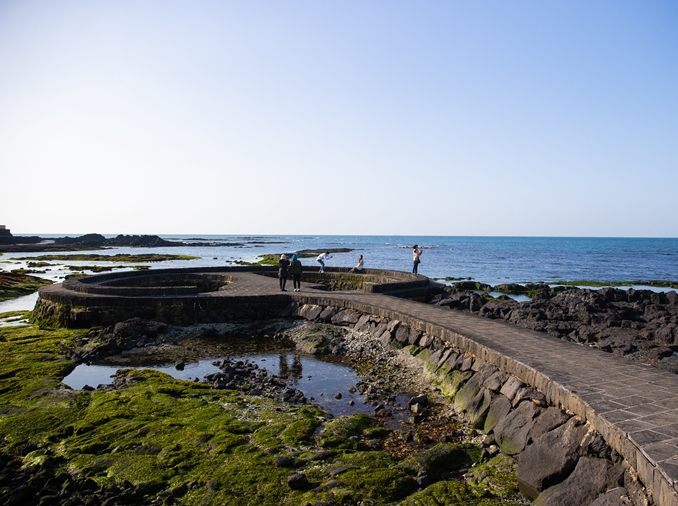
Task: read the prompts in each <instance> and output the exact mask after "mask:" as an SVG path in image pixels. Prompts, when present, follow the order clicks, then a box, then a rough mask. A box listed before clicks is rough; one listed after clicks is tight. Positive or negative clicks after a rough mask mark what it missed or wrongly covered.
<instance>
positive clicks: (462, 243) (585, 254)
mask: <svg viewBox="0 0 678 506" xmlns="http://www.w3.org/2000/svg"><path fill="white" fill-rule="evenodd" d="M163 238H165V239H168V240H177V241H180V240H181V241H187V240H189V239H190V240H191V242H194V243H198V244H200V245H199V246H178V247H161V248H129V247H126V248H110V249H105V250H97V251H82V252H78V253H80V254H90V253H97V254H104V255H113V254H118V253H128V254H132V255H134V254H142V253H151V254H152V253H159V254H175V255H179V254H181V255H192V256H197V257H199V259H196V260H189V261H186V260H172V261H165V262H153V263H149V264H147V265H149V266H150V268H152V269H158V268H175V267H216V266H224V265H236V263H237V262H239V261H245V262H255V261H257V257H258V256H259V255H263V254H281V253H286V254H291V253H294V252H299V251H303V250H325V249H329V250H332V249H337V248H345V249H350V250H351V251H350V252H347V253H335V254H333V255H332V258H331V259H330V260H329V261H328V262H327V265H328V266H330V267H335V266H336V267H352V266H354V265H355V264H356V263H357V261H358V255H363V257H364V259H365V267H366V268H376V269H394V270H402V271H411V270H412V251H411V249H412V246H413V245H414V244H418V245H419V247H421V248H423V251H424V253H423V254H422V256H421V265H420V266H419V273H421V274H424V275H425V276H428V277H430V278H446V277H447V278H462V279H473V280H475V281H479V282H481V283H487V284H490V285H497V284H500V283H527V282H540V281H541V282H546V283H549V284H557V283H558V282H559V281H578V280H587V281H637V280H642V281H646V280H671V281H678V239H651V238H577V237H562V238H559V237H434V236H334V235H325V236H313V235H308V236H298V235H279V236H270V235H269V236H234V235H219V236H217V235H212V236H196V235H185V236H178V235H172V236H163ZM214 244H217V245H214ZM59 253H60V254H61V253H64V254H67V253H68V252H59ZM43 254H45V253H5V254H4V256H3V260H4V261H6V262H7V261H8V262H11V263H3V264H0V268H2V269H5V270H9V269H15V268H19V267H21V266H22V263H21V262H18V261H16V260H13V259H14V258H16V257H36V256H40V255H43ZM301 261H302V264H304V265H308V266H317V265H318V264H317V263H316V261H315V258H302V259H301ZM54 263H55V264H60V265H64V264H66V265H68V264H70V265H84V264H88V265H118V266H120V265H125V264H120V263H117V264H115V263H113V262H89V261H83V260H79V261H71V262H68V261H65V262H64V261H58V262H54ZM128 267H129V266H128ZM69 273H70V271H65V270H60V268H58V267H54V268H52V267H49V268H48V271H47V272H46V273H45V274H41V275H42V276H44V277H50V278H51V279H55V280H57V279H59V278H61V277H62V276H64V275H66V274H69Z"/></svg>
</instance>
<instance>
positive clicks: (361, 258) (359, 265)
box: [348, 255, 363, 272]
mask: <svg viewBox="0 0 678 506" xmlns="http://www.w3.org/2000/svg"><path fill="white" fill-rule="evenodd" d="M362 270H363V256H362V255H360V256H359V257H358V265H356V266H355V267H354V268H353V269H351V270H350V271H348V272H358V271H362Z"/></svg>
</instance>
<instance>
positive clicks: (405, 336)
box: [395, 325, 410, 345]
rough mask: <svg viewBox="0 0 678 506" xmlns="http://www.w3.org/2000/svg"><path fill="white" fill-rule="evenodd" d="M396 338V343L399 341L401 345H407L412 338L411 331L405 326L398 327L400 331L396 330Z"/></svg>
mask: <svg viewBox="0 0 678 506" xmlns="http://www.w3.org/2000/svg"><path fill="white" fill-rule="evenodd" d="M395 338H396V341H398V342H399V343H400V344H404V345H407V342H408V340H409V338H410V329H408V328H407V327H405V326H403V325H400V326H399V327H398V330H396V333H395Z"/></svg>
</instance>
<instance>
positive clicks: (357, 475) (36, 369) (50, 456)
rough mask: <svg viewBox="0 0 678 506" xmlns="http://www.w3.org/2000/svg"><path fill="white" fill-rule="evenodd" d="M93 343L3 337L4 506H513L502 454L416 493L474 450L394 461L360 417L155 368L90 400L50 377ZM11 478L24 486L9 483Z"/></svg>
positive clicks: (426, 451)
mask: <svg viewBox="0 0 678 506" xmlns="http://www.w3.org/2000/svg"><path fill="white" fill-rule="evenodd" d="M95 334H96V331H86V330H65V329H59V330H51V331H48V330H40V329H37V328H36V327H19V328H0V338H2V339H0V405H2V416H1V417H0V438H2V443H3V444H2V449H1V450H0V460H2V462H3V463H5V464H6V465H5V467H6V469H7V470H8V471H7V472H5V473H2V474H1V475H0V498H1V499H2V502H3V503H4V504H29V503H30V502H31V501H33V502H35V504H37V503H38V502H39V500H40V499H41V498H44V497H47V496H50V497H54V498H55V499H54V500H57V501H58V500H61V499H64V498H65V496H64V495H60V494H67V496H68V497H69V498H71V499H72V498H73V497H77V494H78V493H82V494H83V495H84V494H86V495H88V496H89V497H90V499H89V500H90V501H91V500H95V501H97V500H98V501H100V502H104V498H107V497H127V498H135V499H134V501H133V500H132V499H129V500H130V502H136V503H151V502H154V501H157V502H159V503H162V502H165V503H172V504H187V505H192V504H233V505H242V504H258V505H278V504H282V505H301V504H306V503H308V502H311V503H317V502H319V501H320V502H324V503H327V504H358V503H361V502H364V501H368V502H369V503H370V504H374V505H385V504H395V503H399V502H400V501H403V500H406V501H408V500H417V501H423V500H425V498H426V497H429V496H430V494H429V496H426V495H421V494H423V493H424V492H426V491H428V490H429V489H431V490H434V491H435V490H439V489H440V491H442V490H443V489H446V488H450V489H451V490H452V489H453V490H454V491H455V492H454V494H456V495H454V494H453V492H450V491H448V492H446V493H447V494H448V496H449V497H459V498H460V500H461V502H460V504H495V502H481V501H495V498H503V499H507V500H511V499H513V496H512V495H511V493H512V492H511V491H512V490H514V488H515V489H516V490H517V485H515V487H514V488H511V487H512V484H513V482H514V481H515V473H514V472H513V471H512V469H511V467H510V465H509V464H510V462H512V461H511V460H510V459H509V460H508V463H509V464H507V465H506V466H504V467H502V466H499V465H497V466H494V467H492V466H490V465H489V462H488V463H486V464H487V466H486V468H487V469H485V468H481V466H484V465H485V464H479V465H478V466H477V468H478V470H479V471H478V472H474V473H473V474H471V473H470V472H469V473H468V474H469V479H468V480H467V482H463V481H462V482H459V483H458V482H456V481H455V482H449V481H442V482H438V483H434V484H433V485H431V486H430V487H428V488H425V489H424V490H423V491H422V492H418V493H417V492H416V490H417V489H418V488H419V486H420V485H419V483H418V482H417V478H418V476H419V475H420V473H421V472H422V470H427V472H429V473H430V474H431V476H432V480H431V481H435V480H437V479H439V478H441V477H442V475H443V473H444V472H445V471H453V470H457V469H461V468H465V467H468V466H469V465H473V463H478V462H480V455H481V449H480V448H479V447H478V446H475V445H470V444H466V445H447V444H446V445H436V446H433V448H427V447H425V446H420V445H418V444H414V443H412V446H407V445H406V448H407V452H408V454H407V456H405V457H404V458H403V457H402V456H401V455H399V454H398V455H396V454H392V453H390V452H389V451H388V450H385V449H384V448H385V447H386V446H387V445H386V444H385V443H386V442H387V441H388V440H389V439H393V438H398V437H400V436H399V434H398V431H393V430H391V429H388V428H386V427H383V426H381V425H380V423H379V421H378V420H376V419H375V418H374V417H370V416H367V415H354V416H347V417H339V418H336V419H330V418H331V417H329V416H328V415H327V414H326V413H325V412H324V411H323V410H322V409H321V408H320V407H318V406H316V405H299V404H286V403H281V402H278V401H275V400H271V399H267V398H262V397H260V396H250V395H245V394H243V393H242V392H241V391H237V390H228V389H215V388H213V387H212V386H211V385H209V384H205V383H197V382H192V381H181V380H175V379H173V378H171V377H169V376H167V375H166V374H163V373H160V372H158V371H152V370H135V369H125V370H120V371H118V373H117V374H116V377H115V378H114V379H113V385H112V386H108V387H104V388H98V389H97V390H94V391H91V392H90V391H78V392H76V391H73V390H70V389H68V388H66V387H64V385H63V384H62V383H61V380H62V378H63V377H65V376H66V375H67V374H68V373H69V372H70V371H71V370H72V369H73V367H74V364H73V363H72V362H71V361H70V360H68V359H67V358H66V353H67V352H68V351H69V350H72V349H73V348H74V347H75V345H76V343H78V342H81V341H83V340H89V339H91V338H92V337H94V336H95ZM490 462H492V461H490ZM474 469H475V468H474ZM481 469H482V472H481V471H480V470H481ZM296 473H301V474H304V476H306V478H307V480H308V483H309V485H308V487H306V488H302V489H300V490H295V489H292V488H291V487H290V486H288V484H287V480H288V478H289V477H290V476H292V475H295V474H296ZM502 473H504V474H502ZM495 475H499V476H495ZM13 480H23V481H20V482H19V483H20V485H21V486H19V487H17V486H16V485H17V481H13ZM457 483H458V484H457ZM432 487H433V488H432ZM503 491H506V492H505V493H504V492H503ZM417 497H418V498H417ZM440 497H447V496H440ZM75 504H78V503H77V502H76V503H75ZM407 504H429V503H425V502H409V503H407ZM430 504H435V503H430Z"/></svg>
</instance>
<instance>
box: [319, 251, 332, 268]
mask: <svg viewBox="0 0 678 506" xmlns="http://www.w3.org/2000/svg"><path fill="white" fill-rule="evenodd" d="M330 258H332V255H330V252H329V251H326V252H325V253H320V255H318V258H316V260H317V262H318V263H319V264H320V272H325V262H326V261H327V260H329V259H330Z"/></svg>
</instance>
